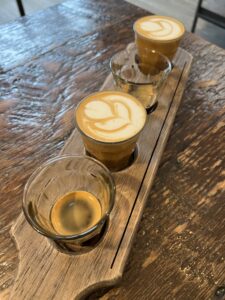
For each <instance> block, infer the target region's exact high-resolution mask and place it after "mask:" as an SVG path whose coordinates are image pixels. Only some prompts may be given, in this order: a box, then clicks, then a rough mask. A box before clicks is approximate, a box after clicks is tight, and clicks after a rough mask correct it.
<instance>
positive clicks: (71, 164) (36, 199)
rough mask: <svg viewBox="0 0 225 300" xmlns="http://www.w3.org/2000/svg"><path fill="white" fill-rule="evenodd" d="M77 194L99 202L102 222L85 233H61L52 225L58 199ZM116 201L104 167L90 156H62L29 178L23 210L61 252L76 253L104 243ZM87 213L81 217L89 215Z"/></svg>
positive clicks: (97, 222) (34, 225)
mask: <svg viewBox="0 0 225 300" xmlns="http://www.w3.org/2000/svg"><path fill="white" fill-rule="evenodd" d="M74 191H85V192H88V193H91V195H93V197H95V199H97V200H98V206H99V207H101V213H100V214H99V219H98V220H97V221H96V223H95V224H93V226H91V227H89V228H88V229H86V230H84V231H82V232H79V233H76V234H61V233H60V234H59V233H58V232H57V231H56V230H55V227H54V226H53V223H52V217H51V216H52V209H53V207H54V205H55V203H56V202H57V200H59V199H61V198H62V197H63V196H64V195H66V194H68V193H71V192H74ZM85 195H86V194H85ZM114 198H115V184H114V180H113V177H112V175H111V174H110V172H109V170H108V169H107V168H106V167H105V166H104V165H103V164H101V163H100V162H98V161H97V160H95V159H93V158H90V157H87V156H72V155H71V156H59V157H56V158H53V159H51V160H49V161H47V162H45V163H44V164H43V165H41V166H40V167H39V168H38V169H37V170H36V171H35V172H34V173H33V174H32V175H31V177H30V178H29V180H28V182H27V184H26V186H25V189H24V195H23V211H24V214H25V217H26V219H27V221H28V222H29V223H30V225H31V226H32V227H33V229H35V230H36V231H37V232H38V233H40V234H42V235H44V236H46V237H48V238H49V239H50V241H51V242H52V243H53V244H54V245H55V246H56V247H57V248H58V249H59V250H61V251H64V252H71V251H72V252H74V253H76V252H78V251H79V252H80V251H87V250H90V249H92V248H93V246H95V245H96V244H97V242H98V241H99V240H100V237H102V235H103V231H104V230H105V228H106V225H107V220H108V218H109V215H110V212H111V210H112V208H113V204H114ZM70 205H71V204H70ZM67 207H68V206H67ZM77 207H78V208H77V211H78V209H79V206H77ZM64 208H65V207H64ZM62 212H63V210H62V211H61V213H62ZM78 213H80V212H79V211H78ZM84 213H85V212H83V215H82V214H81V215H80V218H81V217H83V216H85V214H84ZM59 216H60V217H62V216H63V215H62V214H61V215H59ZM73 216H74V215H73V214H70V215H69V214H67V215H66V217H67V220H64V221H66V222H70V221H71V220H72V219H71V218H73ZM68 218H69V219H68ZM59 221H61V220H59ZM80 221H81V222H82V220H80Z"/></svg>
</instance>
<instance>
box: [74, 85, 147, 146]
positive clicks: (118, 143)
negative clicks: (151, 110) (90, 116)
mask: <svg viewBox="0 0 225 300" xmlns="http://www.w3.org/2000/svg"><path fill="white" fill-rule="evenodd" d="M100 92H112V93H120V94H126V95H129V97H131V98H134V99H135V100H136V101H138V99H136V98H135V97H134V96H132V95H130V94H127V93H124V92H120V91H115V90H102V91H99V92H95V93H92V94H90V95H88V96H87V97H85V98H83V99H82V100H81V101H80V102H79V103H78V104H77V106H76V108H75V125H76V128H77V129H78V131H79V132H80V133H81V135H84V136H85V137H86V138H87V139H89V140H91V141H93V142H94V143H96V144H104V145H120V144H123V143H126V142H129V141H131V140H132V139H135V138H136V137H137V136H138V135H139V134H140V133H141V132H142V131H143V129H144V127H145V125H146V121H147V113H146V114H145V122H144V125H143V127H142V128H141V129H140V130H139V131H138V132H137V133H136V134H135V135H133V136H131V137H129V138H128V139H125V140H121V141H117V142H106V141H101V140H97V139H94V138H93V137H91V136H90V135H87V134H86V133H85V132H84V131H82V130H81V129H80V126H79V124H78V122H77V118H76V112H77V109H78V108H79V106H80V104H81V102H83V101H84V100H85V99H87V98H89V97H90V96H92V95H95V94H98V93H100ZM138 103H140V102H139V101H138ZM143 109H144V110H145V107H144V106H143ZM145 112H146V110H145Z"/></svg>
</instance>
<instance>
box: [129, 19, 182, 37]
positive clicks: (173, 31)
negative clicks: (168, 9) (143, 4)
mask: <svg viewBox="0 0 225 300" xmlns="http://www.w3.org/2000/svg"><path fill="white" fill-rule="evenodd" d="M135 26H136V30H137V32H138V33H140V34H142V35H145V36H146V37H149V38H153V39H157V40H171V39H176V38H179V37H180V36H181V35H182V34H183V33H184V27H183V25H182V24H181V23H180V22H179V21H177V20H175V19H173V18H170V17H163V16H162V17H161V16H149V17H145V18H143V19H140V20H139V21H138V22H137V24H136V25H135Z"/></svg>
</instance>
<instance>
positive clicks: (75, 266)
mask: <svg viewBox="0 0 225 300" xmlns="http://www.w3.org/2000/svg"><path fill="white" fill-rule="evenodd" d="M191 62H192V57H191V56H190V55H189V54H188V53H187V52H186V51H184V50H181V49H179V51H178V53H177V55H176V59H175V60H174V68H173V71H172V72H171V74H170V75H169V77H168V79H167V82H166V85H165V86H164V89H163V91H162V93H161V96H160V98H159V100H158V101H159V105H158V107H157V110H156V111H155V112H154V113H152V114H151V115H150V116H148V120H147V123H146V126H145V129H144V131H143V132H142V134H141V136H140V138H139V141H138V157H137V159H136V160H135V162H134V163H133V164H132V166H130V167H129V168H128V169H125V170H123V171H121V172H115V173H114V174H113V176H114V179H115V183H116V191H117V193H116V199H115V205H114V208H113V211H112V213H111V216H110V221H109V225H108V230H107V232H106V234H105V236H104V239H103V241H102V242H101V243H100V244H99V245H98V246H97V247H96V248H95V249H93V250H92V251H91V252H89V253H86V254H83V255H77V256H75V257H74V256H69V255H65V254H62V253H58V251H56V250H55V249H52V246H51V245H50V243H49V242H48V241H47V239H46V238H44V237H43V236H40V235H39V234H37V233H36V232H34V231H33V230H32V229H31V228H30V225H29V224H28V223H27V222H26V221H25V218H24V216H23V215H22V216H20V217H19V219H18V221H17V222H16V223H15V225H14V226H13V230H12V234H13V236H14V237H15V239H16V243H17V245H18V249H19V257H20V259H19V271H18V274H17V279H16V281H15V285H14V287H13V291H12V293H11V295H10V299H18V300H19V299H21V300H23V299H24V300H25V299H39V298H40V297H41V298H42V299H68V300H69V299H78V298H80V297H81V296H82V295H83V296H84V295H86V294H87V292H88V291H89V290H93V289H94V288H96V287H100V286H104V285H112V284H113V283H114V282H116V280H118V279H119V278H120V277H121V276H122V272H123V269H124V265H125V262H126V258H127V257H128V254H129V251H130V248H131V243H132V240H133V237H134V234H135V232H136V230H137V226H138V223H139V220H140V218H141V214H142V212H143V209H144V205H145V202H146V200H147V196H148V194H149V191H150V187H151V185H152V182H153V179H154V176H155V174H156V170H157V167H158V165H159V161H160V158H161V156H162V152H163V149H164V147H165V144H166V141H167V138H168V136H169V133H170V130H171V126H172V124H173V120H174V118H175V115H176V112H177V109H178V107H179V104H180V101H181V97H182V94H183V91H184V87H185V83H186V81H187V78H188V74H189V71H190V66H191ZM102 89H109V90H111V89H113V78H112V76H111V75H110V76H108V78H107V79H106V82H105V83H104V85H103V87H102ZM61 153H62V154H78V155H82V154H83V153H84V149H83V143H82V140H81V137H80V134H79V133H78V131H77V130H75V131H74V132H73V133H72V136H71V138H69V141H68V143H66V145H65V146H64V148H63V150H62V152H61ZM56 270H57V271H56ZM43 282H47V284H45V285H44V284H43Z"/></svg>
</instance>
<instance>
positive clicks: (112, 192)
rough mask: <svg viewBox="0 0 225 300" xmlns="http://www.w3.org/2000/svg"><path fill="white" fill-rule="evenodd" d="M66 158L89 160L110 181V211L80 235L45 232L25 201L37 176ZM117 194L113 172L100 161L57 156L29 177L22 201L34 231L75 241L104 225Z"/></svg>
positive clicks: (23, 208) (27, 218) (26, 216)
mask: <svg viewBox="0 0 225 300" xmlns="http://www.w3.org/2000/svg"><path fill="white" fill-rule="evenodd" d="M66 158H72V159H73V158H78V159H81V158H82V159H87V160H91V161H92V162H94V163H96V164H97V165H99V166H100V167H101V168H103V169H104V171H106V173H107V175H108V178H109V181H110V186H111V189H110V195H109V197H110V203H109V208H108V210H107V211H106V212H105V213H104V215H103V216H102V217H101V219H100V220H99V221H98V222H97V223H96V224H95V225H93V226H92V227H90V228H89V229H87V230H85V231H84V232H81V233H78V234H72V235H61V234H54V233H51V232H50V231H48V230H45V229H44V228H43V227H42V226H40V225H39V224H38V222H36V221H35V220H34V219H33V218H32V217H31V216H30V214H29V212H28V210H27V208H26V203H25V199H26V197H27V193H28V189H29V187H30V185H31V183H32V182H33V180H34V179H35V178H36V177H37V175H38V174H39V173H40V172H41V171H42V170H44V169H45V168H46V167H48V166H51V165H52V163H53V162H57V161H60V160H63V159H66ZM115 194H116V185H115V181H114V178H113V176H112V174H111V172H110V171H109V169H108V168H107V167H106V166H105V165H104V164H103V163H101V162H100V161H98V160H97V159H95V158H93V157H90V156H87V155H60V156H56V157H53V158H51V159H49V160H47V161H45V162H44V163H43V164H41V165H40V166H39V167H38V168H37V169H35V171H34V172H33V173H32V174H31V176H30V177H29V179H28V181H27V182H26V184H25V187H24V192H23V200H22V210H23V213H24V215H25V218H26V220H27V221H28V223H29V224H30V225H31V227H32V228H33V229H35V230H36V231H37V232H38V233H40V234H42V235H44V236H46V237H48V238H50V239H53V240H75V239H79V238H83V237H85V236H87V235H88V234H90V233H92V232H93V231H95V230H96V229H97V228H98V227H99V226H100V225H102V224H103V223H104V222H105V221H106V220H107V218H108V216H109V215H110V213H111V211H112V209H113V206H114V203H115Z"/></svg>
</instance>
